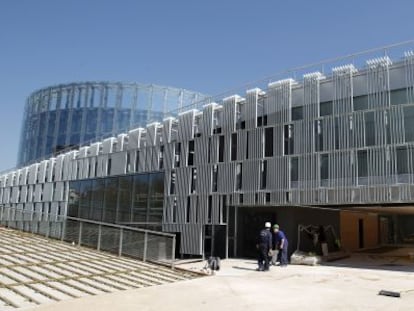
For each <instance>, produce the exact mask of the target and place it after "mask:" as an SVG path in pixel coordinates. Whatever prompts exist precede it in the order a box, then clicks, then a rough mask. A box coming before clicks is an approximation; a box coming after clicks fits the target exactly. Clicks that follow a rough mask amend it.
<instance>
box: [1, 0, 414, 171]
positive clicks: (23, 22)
mask: <svg viewBox="0 0 414 311" xmlns="http://www.w3.org/2000/svg"><path fill="white" fill-rule="evenodd" d="M413 12H414V1H410V0H407V1H401V0H393V1H383V0H376V1H363V0H346V1H335V0H330V1H328V0H327V1H317V0H312V1H311V0H296V1H278V0H256V1H247V0H208V1H197V0H174V1H173V0H147V1H144V0H117V1H115V0H65V1H63V0H1V1H0V107H1V113H0V138H1V141H2V147H1V153H0V171H2V170H5V169H9V168H12V167H14V166H15V164H16V160H17V152H18V142H19V139H20V127H21V122H22V118H23V110H24V104H25V100H26V97H27V96H28V95H30V93H31V92H33V91H34V90H37V89H39V88H42V87H45V86H49V85H55V84H59V83H67V82H74V81H88V80H95V81H97V80H105V81H131V82H141V83H155V84H160V85H168V86H175V87H180V88H186V89H189V90H196V91H200V92H204V93H207V94H212V95H214V94H218V93H222V92H225V91H226V90H229V89H232V88H234V87H238V86H240V85H243V84H245V83H246V82H251V81H255V80H260V79H262V78H264V77H267V76H270V75H272V74H275V73H277V72H280V71H283V70H285V69H289V68H291V67H297V66H301V65H305V64H307V63H313V62H317V61H320V60H323V59H326V58H333V57H337V56H341V55H346V54H350V53H353V52H357V51H360V50H365V49H369V48H374V47H379V46H382V45H388V44H392V43H397V42H401V41H406V40H411V39H414V18H413Z"/></svg>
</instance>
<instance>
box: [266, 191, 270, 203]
mask: <svg viewBox="0 0 414 311" xmlns="http://www.w3.org/2000/svg"><path fill="white" fill-rule="evenodd" d="M265 200H266V203H270V192H266V197H265Z"/></svg>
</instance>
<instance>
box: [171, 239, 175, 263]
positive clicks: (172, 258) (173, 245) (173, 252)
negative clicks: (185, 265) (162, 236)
mask: <svg viewBox="0 0 414 311" xmlns="http://www.w3.org/2000/svg"><path fill="white" fill-rule="evenodd" d="M174 265H175V235H174V237H173V240H172V250H171V268H172V269H174Z"/></svg>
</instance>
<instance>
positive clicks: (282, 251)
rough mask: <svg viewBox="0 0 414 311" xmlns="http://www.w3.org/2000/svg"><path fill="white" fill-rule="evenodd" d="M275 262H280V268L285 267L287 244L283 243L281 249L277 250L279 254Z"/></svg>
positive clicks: (286, 262)
mask: <svg viewBox="0 0 414 311" xmlns="http://www.w3.org/2000/svg"><path fill="white" fill-rule="evenodd" d="M277 261H279V262H280V265H281V266H286V265H287V264H288V263H289V261H288V243H287V242H285V243H283V248H281V249H279V253H278V254H277Z"/></svg>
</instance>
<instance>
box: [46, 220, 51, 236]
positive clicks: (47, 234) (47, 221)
mask: <svg viewBox="0 0 414 311" xmlns="http://www.w3.org/2000/svg"><path fill="white" fill-rule="evenodd" d="M46 223H47V228H46V238H48V237H49V234H50V226H51V222H50V221H49V220H46Z"/></svg>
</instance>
